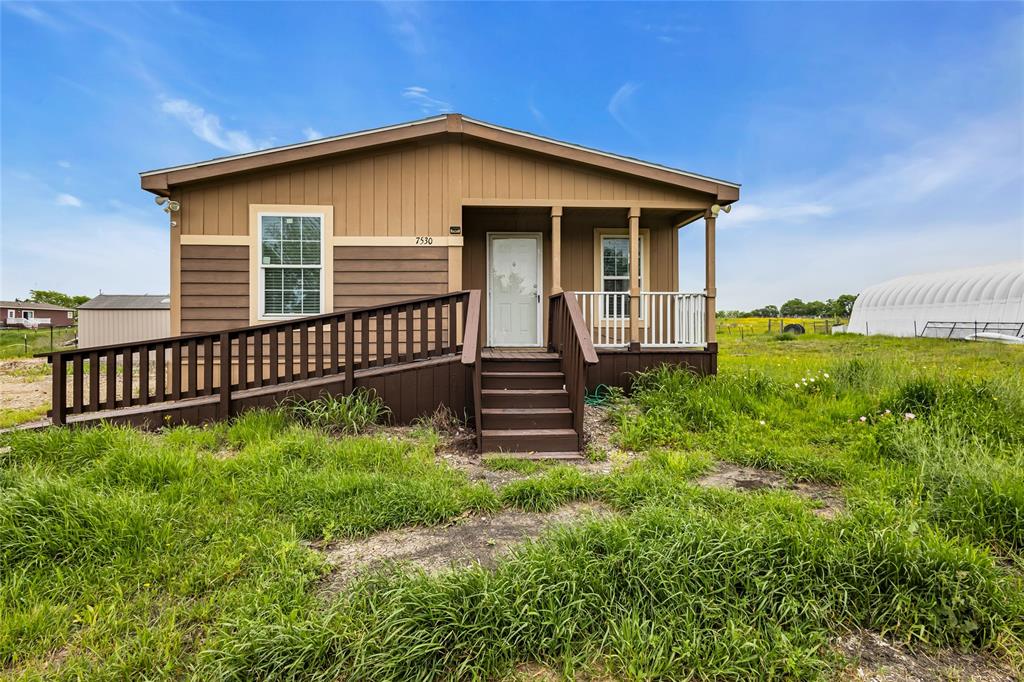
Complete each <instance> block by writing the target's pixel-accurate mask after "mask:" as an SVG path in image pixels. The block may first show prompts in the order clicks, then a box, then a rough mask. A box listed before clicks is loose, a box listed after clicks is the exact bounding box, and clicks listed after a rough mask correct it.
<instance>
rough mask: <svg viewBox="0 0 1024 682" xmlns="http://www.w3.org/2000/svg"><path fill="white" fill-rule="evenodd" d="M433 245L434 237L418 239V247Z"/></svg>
mask: <svg viewBox="0 0 1024 682" xmlns="http://www.w3.org/2000/svg"><path fill="white" fill-rule="evenodd" d="M433 243H434V238H433V237H416V246H430V245H431V244H433Z"/></svg>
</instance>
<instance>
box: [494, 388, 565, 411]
mask: <svg viewBox="0 0 1024 682" xmlns="http://www.w3.org/2000/svg"><path fill="white" fill-rule="evenodd" d="M481 398H482V402H483V407H484V408H485V409H487V408H492V407H524V408H525V407H568V406H569V393H568V392H567V391H566V390H565V389H564V388H485V389H484V390H483V391H481Z"/></svg>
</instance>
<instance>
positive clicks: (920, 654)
mask: <svg viewBox="0 0 1024 682" xmlns="http://www.w3.org/2000/svg"><path fill="white" fill-rule="evenodd" d="M836 648H837V649H839V651H840V653H842V654H843V655H844V656H846V657H847V658H849V659H851V660H852V661H854V663H853V665H851V666H850V667H849V668H848V669H847V670H846V672H845V673H844V674H843V675H841V676H840V679H841V680H849V681H853V680H857V681H858V682H861V681H865V682H947V681H948V680H964V681H965V682H966V680H973V681H974V682H1013V681H1014V680H1017V679H1018V678H1017V677H1016V675H1014V674H1013V673H1012V672H1011V671H1010V670H1009V669H1007V668H1005V667H1003V666H1002V665H1000V664H999V663H998V662H997V661H994V660H992V659H991V658H990V657H988V656H985V655H982V654H973V653H960V652H956V651H950V650H948V649H940V650H935V651H925V650H923V649H922V650H918V651H914V650H911V649H910V648H909V647H908V646H906V645H905V644H899V643H894V642H890V641H888V640H886V639H884V638H883V637H881V636H879V635H877V634H875V633H873V632H864V631H860V632H854V633H851V634H849V635H845V636H843V637H841V638H839V641H838V642H837V644H836Z"/></svg>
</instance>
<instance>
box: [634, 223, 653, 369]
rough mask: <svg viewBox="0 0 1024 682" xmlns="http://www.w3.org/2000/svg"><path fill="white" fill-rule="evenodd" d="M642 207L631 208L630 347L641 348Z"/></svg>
mask: <svg viewBox="0 0 1024 682" xmlns="http://www.w3.org/2000/svg"><path fill="white" fill-rule="evenodd" d="M639 265H640V207H639V206H630V208H629V347H630V350H639V348H640V267H639ZM648 267H650V265H648Z"/></svg>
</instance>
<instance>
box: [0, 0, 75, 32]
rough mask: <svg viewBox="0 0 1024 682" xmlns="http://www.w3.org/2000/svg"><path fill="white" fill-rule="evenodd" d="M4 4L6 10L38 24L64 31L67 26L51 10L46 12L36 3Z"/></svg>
mask: <svg viewBox="0 0 1024 682" xmlns="http://www.w3.org/2000/svg"><path fill="white" fill-rule="evenodd" d="M2 4H3V8H4V10H6V11H8V12H10V13H11V14H16V15H18V16H19V17H21V18H23V19H28V20H29V21H31V22H33V23H35V24H38V25H39V26H44V27H46V28H49V29H52V30H55V31H62V30H64V28H65V26H64V24H63V22H61V21H58V20H57V19H56V18H54V16H53V15H52V14H50V13H49V12H44V11H43V10H41V9H39V6H38V5H36V4H35V3H29V2H5V3H2Z"/></svg>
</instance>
